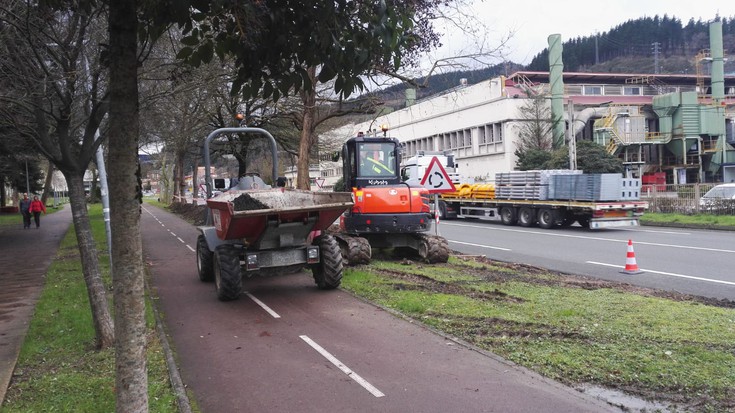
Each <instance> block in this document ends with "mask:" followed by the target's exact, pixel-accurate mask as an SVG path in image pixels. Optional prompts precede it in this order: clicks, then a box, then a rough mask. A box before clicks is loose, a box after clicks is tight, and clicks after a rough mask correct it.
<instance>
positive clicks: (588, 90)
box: [584, 85, 602, 95]
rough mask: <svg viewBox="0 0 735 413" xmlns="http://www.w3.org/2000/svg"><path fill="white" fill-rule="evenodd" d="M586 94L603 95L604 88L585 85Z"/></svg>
mask: <svg viewBox="0 0 735 413" xmlns="http://www.w3.org/2000/svg"><path fill="white" fill-rule="evenodd" d="M584 94H585V95H601V94H602V86H599V85H584Z"/></svg>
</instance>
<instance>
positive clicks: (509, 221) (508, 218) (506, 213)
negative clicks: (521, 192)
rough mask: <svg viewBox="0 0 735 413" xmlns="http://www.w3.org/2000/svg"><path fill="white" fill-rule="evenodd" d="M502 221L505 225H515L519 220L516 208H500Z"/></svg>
mask: <svg viewBox="0 0 735 413" xmlns="http://www.w3.org/2000/svg"><path fill="white" fill-rule="evenodd" d="M500 221H502V222H503V225H515V224H516V222H518V215H517V213H516V209H515V208H513V207H502V208H500Z"/></svg>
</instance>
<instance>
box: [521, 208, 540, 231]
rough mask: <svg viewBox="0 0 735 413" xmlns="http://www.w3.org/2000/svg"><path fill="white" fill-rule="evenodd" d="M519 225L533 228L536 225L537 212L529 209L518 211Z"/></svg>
mask: <svg viewBox="0 0 735 413" xmlns="http://www.w3.org/2000/svg"><path fill="white" fill-rule="evenodd" d="M518 225H520V226H522V227H532V226H534V225H536V210H535V209H533V208H529V207H522V208H520V209H519V210H518Z"/></svg>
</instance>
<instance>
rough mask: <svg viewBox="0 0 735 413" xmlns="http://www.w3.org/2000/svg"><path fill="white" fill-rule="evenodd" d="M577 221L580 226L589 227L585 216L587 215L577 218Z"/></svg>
mask: <svg viewBox="0 0 735 413" xmlns="http://www.w3.org/2000/svg"><path fill="white" fill-rule="evenodd" d="M577 222H579V225H581V226H582V228H589V227H590V219H589V218H587V217H583V218H577Z"/></svg>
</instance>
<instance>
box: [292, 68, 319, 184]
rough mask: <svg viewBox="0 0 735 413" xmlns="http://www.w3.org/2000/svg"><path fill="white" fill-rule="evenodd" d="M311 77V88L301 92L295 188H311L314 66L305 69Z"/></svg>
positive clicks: (314, 90) (314, 89)
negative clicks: (301, 114) (301, 118)
mask: <svg viewBox="0 0 735 413" xmlns="http://www.w3.org/2000/svg"><path fill="white" fill-rule="evenodd" d="M306 72H307V73H308V74H309V78H310V79H311V88H309V90H307V89H306V88H304V90H303V91H302V92H301V100H302V103H303V104H304V120H303V122H302V124H301V139H300V140H299V160H298V161H297V163H296V173H297V176H296V188H297V189H306V190H309V189H311V184H310V180H309V154H310V150H311V146H312V136H313V134H314V112H315V111H316V66H311V67H309V68H308V69H306Z"/></svg>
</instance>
